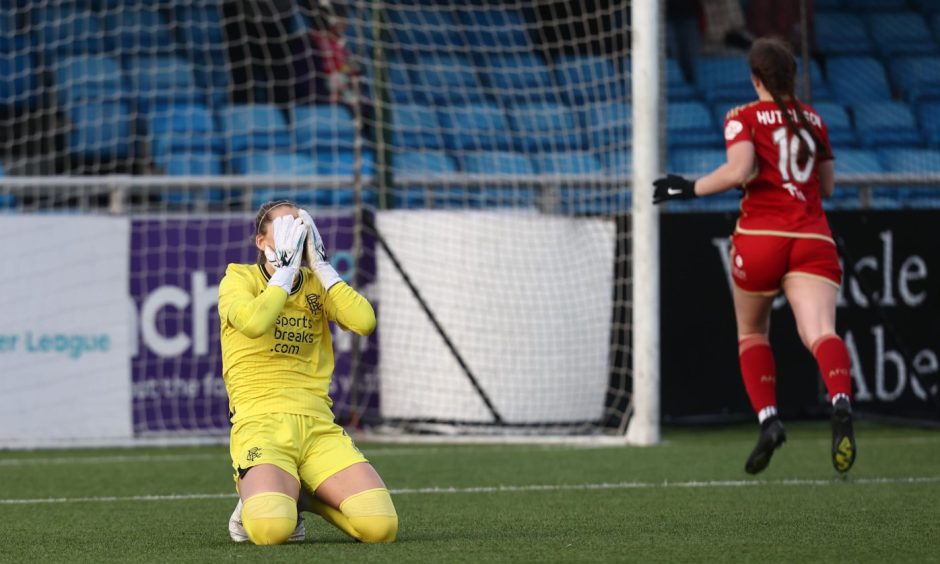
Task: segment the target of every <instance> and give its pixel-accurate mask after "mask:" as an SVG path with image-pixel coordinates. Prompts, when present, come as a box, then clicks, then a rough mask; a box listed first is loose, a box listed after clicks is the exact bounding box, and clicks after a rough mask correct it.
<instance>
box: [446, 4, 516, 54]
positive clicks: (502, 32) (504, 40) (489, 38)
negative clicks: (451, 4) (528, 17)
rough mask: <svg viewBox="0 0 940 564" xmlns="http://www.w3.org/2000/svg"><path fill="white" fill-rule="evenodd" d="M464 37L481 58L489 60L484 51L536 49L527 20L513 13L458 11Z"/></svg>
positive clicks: (502, 11)
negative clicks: (527, 26) (528, 29)
mask: <svg viewBox="0 0 940 564" xmlns="http://www.w3.org/2000/svg"><path fill="white" fill-rule="evenodd" d="M458 16H459V17H460V20H461V21H462V22H463V24H464V26H466V27H465V28H464V37H466V40H467V43H468V44H469V45H470V46H472V47H474V51H475V52H476V53H477V54H478V56H481V57H484V56H488V55H489V53H485V52H482V50H481V49H480V48H482V49H484V50H486V49H491V50H493V51H494V52H499V51H503V50H505V51H528V50H531V49H532V47H533V44H532V40H531V38H530V37H529V33H528V31H527V28H526V25H525V20H523V19H522V16H521V15H520V14H519V13H518V12H516V11H513V10H496V9H493V10H476V9H473V10H459V11H458Z"/></svg>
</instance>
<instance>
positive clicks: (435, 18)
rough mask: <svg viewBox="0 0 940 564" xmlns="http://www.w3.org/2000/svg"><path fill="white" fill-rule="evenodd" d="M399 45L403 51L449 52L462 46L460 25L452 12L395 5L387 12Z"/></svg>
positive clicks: (394, 37)
mask: <svg viewBox="0 0 940 564" xmlns="http://www.w3.org/2000/svg"><path fill="white" fill-rule="evenodd" d="M386 14H387V15H388V19H389V23H390V24H391V30H392V35H393V39H394V40H395V43H396V44H397V45H398V46H399V47H400V48H402V49H403V50H408V51H413V50H420V49H427V50H438V49H443V50H446V49H448V48H449V47H453V46H458V45H460V44H461V38H460V37H459V36H458V35H457V34H456V33H455V30H456V29H457V23H456V21H455V20H454V19H453V16H452V15H451V14H450V12H447V11H444V10H441V9H436V10H435V9H427V10H425V9H420V8H417V9H416V7H414V6H398V7H396V6H395V4H394V3H392V4H391V8H390V9H388V10H387V11H386Z"/></svg>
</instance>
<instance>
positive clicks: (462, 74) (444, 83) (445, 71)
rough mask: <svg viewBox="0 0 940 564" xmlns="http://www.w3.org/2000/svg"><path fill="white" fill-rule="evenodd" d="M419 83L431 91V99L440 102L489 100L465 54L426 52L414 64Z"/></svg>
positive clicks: (429, 95) (446, 103) (413, 71)
mask: <svg viewBox="0 0 940 564" xmlns="http://www.w3.org/2000/svg"><path fill="white" fill-rule="evenodd" d="M412 69H413V70H412V76H413V78H414V79H416V80H415V82H416V83H418V84H420V85H421V87H422V88H423V89H425V90H426V91H427V95H426V97H427V99H429V100H431V101H433V102H434V103H436V104H439V105H451V104H475V103H480V102H483V101H485V98H486V96H485V94H484V93H483V87H482V86H481V85H480V81H479V80H478V79H477V75H476V73H474V72H473V65H472V63H471V62H470V60H469V59H467V58H466V57H463V56H461V55H453V54H449V53H425V54H423V55H421V56H419V57H418V58H417V60H416V62H415V65H414V66H413V67H412Z"/></svg>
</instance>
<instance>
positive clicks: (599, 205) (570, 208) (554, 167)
mask: <svg viewBox="0 0 940 564" xmlns="http://www.w3.org/2000/svg"><path fill="white" fill-rule="evenodd" d="M532 162H533V164H534V165H535V170H536V172H538V173H539V174H552V175H559V176H566V175H583V176H591V177H595V178H596V177H600V176H602V175H603V174H604V167H603V166H602V165H601V162H600V160H598V158H597V157H596V156H595V155H593V154H592V153H585V152H577V153H548V154H545V153H543V154H541V155H539V156H537V157H535V158H533V159H532ZM618 192H625V190H622V189H621V187H620V186H608V185H601V186H594V185H583V184H578V183H577V182H565V183H561V184H560V185H558V200H559V202H558V203H559V211H561V212H562V213H566V214H567V213H577V214H585V213H611V212H612V208H613V207H614V205H615V204H614V202H613V200H614V199H616V195H617V193H618ZM547 201H551V199H550V198H549V199H547Z"/></svg>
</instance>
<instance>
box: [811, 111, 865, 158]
mask: <svg viewBox="0 0 940 564" xmlns="http://www.w3.org/2000/svg"><path fill="white" fill-rule="evenodd" d="M813 109H814V110H816V113H818V114H819V117H821V118H822V120H823V123H824V124H826V129H827V130H828V131H829V143H830V144H831V145H832V146H833V147H834V148H835V149H838V148H840V147H855V146H856V145H857V144H858V139H857V138H856V136H855V130H854V129H852V121H851V120H850V119H849V112H848V111H846V109H845V107H844V106H842V105H841V104H837V103H835V102H820V103H818V104H813Z"/></svg>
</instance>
